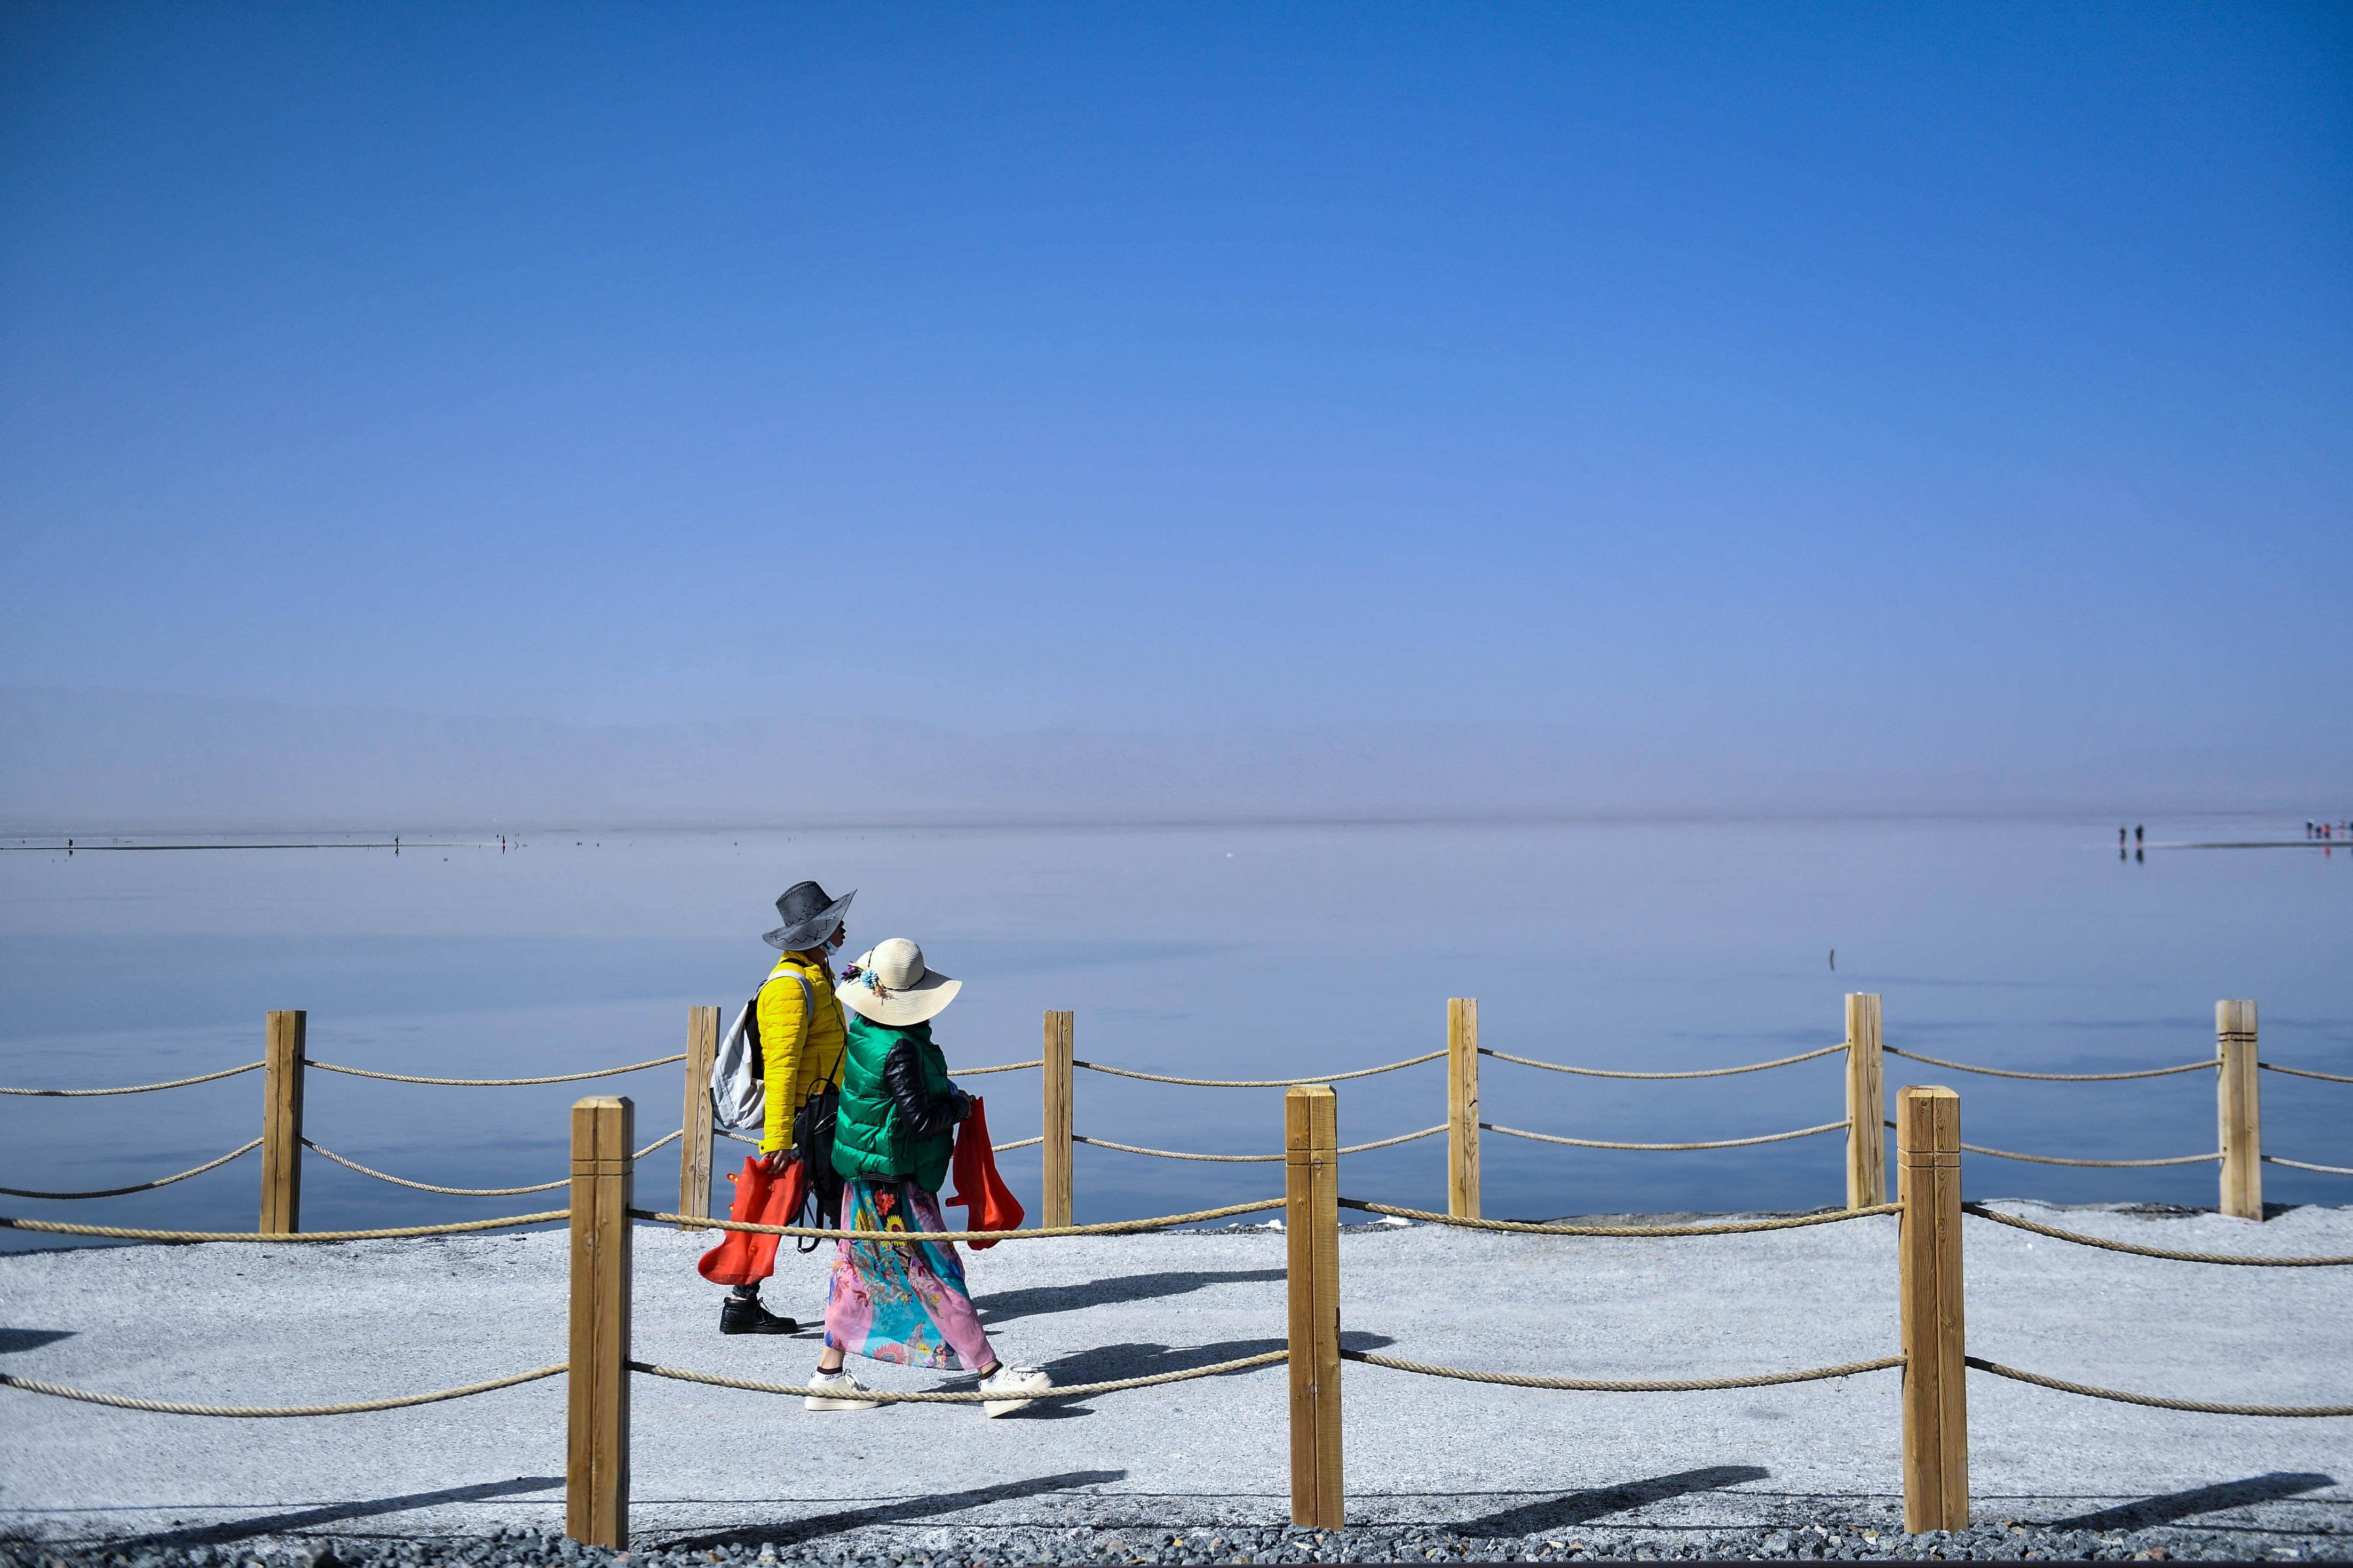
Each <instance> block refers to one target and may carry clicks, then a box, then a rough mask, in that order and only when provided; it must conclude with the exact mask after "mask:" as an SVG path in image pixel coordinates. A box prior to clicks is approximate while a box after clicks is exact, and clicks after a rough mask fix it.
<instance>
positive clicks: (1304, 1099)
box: [1282, 1083, 1347, 1530]
mask: <svg viewBox="0 0 2353 1568" xmlns="http://www.w3.org/2000/svg"><path fill="white" fill-rule="evenodd" d="M1338 1110H1339V1102H1338V1100H1336V1099H1335V1097H1334V1095H1333V1093H1332V1090H1331V1089H1330V1087H1329V1086H1328V1085H1325V1084H1320V1083H1315V1084H1303V1085H1300V1086H1299V1087H1297V1088H1294V1089H1291V1090H1290V1091H1289V1092H1287V1093H1285V1094H1284V1095H1283V1097H1282V1132H1283V1138H1282V1150H1283V1152H1282V1174H1283V1188H1282V1194H1283V1206H1282V1224H1283V1247H1284V1250H1285V1254H1286V1256H1285V1263H1286V1265H1287V1268H1288V1272H1289V1276H1290V1287H1291V1522H1292V1523H1293V1524H1295V1525H1303V1526H1307V1527H1310V1528H1313V1529H1316V1530H1338V1529H1340V1528H1341V1527H1342V1526H1343V1525H1344V1524H1345V1523H1346V1522H1347V1521H1346V1518H1345V1512H1346V1507H1345V1501H1344V1500H1343V1494H1342V1490H1341V1485H1340V1155H1339V1147H1340V1134H1339V1114H1338Z"/></svg>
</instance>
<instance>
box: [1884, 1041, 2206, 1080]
mask: <svg viewBox="0 0 2353 1568" xmlns="http://www.w3.org/2000/svg"><path fill="white" fill-rule="evenodd" d="M1881 1048H1882V1049H1883V1050H1884V1051H1885V1052H1886V1053H1887V1054H1888V1055H1889V1056H1891V1057H1907V1058H1910V1059H1912V1060H1913V1061H1915V1062H1926V1063H1927V1064H1928V1065H1929V1066H1930V1067H1932V1068H1952V1069H1953V1070H1954V1071H1955V1072H1981V1073H1983V1074H1985V1075H1986V1076H1987V1077H1988V1078H2031V1079H2035V1080H2036V1081H2037V1082H2040V1083H2112V1082H2114V1081H2115V1080H2116V1079H2123V1078H2170V1077H2171V1076H2172V1075H2173V1074H2175V1073H2178V1072H2196V1071H2197V1070H2198V1069H2199V1068H2211V1067H2212V1066H2214V1065H2215V1063H2216V1061H2217V1060H2218V1059H2219V1058H2213V1057H2209V1058H2206V1059H2205V1060H2203V1061H2195V1062H2183V1063H2182V1064H2181V1065H2180V1066H2179V1067H2176V1068H2143V1069H2142V1070H2141V1071H2138V1072H2017V1071H2013V1070H2012V1069H2010V1068H1981V1067H1974V1066H1972V1065H1970V1064H1969V1063H1968V1062H1948V1061H1946V1060H1945V1059H1943V1058H1940V1057H1924V1056H1922V1055H1921V1054H1920V1053H1919V1052H1917V1051H1905V1050H1898V1049H1897V1048H1896V1047H1894V1046H1883V1047H1881Z"/></svg>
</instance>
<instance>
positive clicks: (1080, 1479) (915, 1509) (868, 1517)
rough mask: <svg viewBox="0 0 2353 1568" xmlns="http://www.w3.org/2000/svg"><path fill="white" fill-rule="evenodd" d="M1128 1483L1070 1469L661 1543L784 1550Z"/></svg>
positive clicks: (1122, 1475) (1105, 1473)
mask: <svg viewBox="0 0 2353 1568" xmlns="http://www.w3.org/2000/svg"><path fill="white" fill-rule="evenodd" d="M1125 1479H1127V1472H1126V1471H1125V1470H1069V1471H1065V1472H1064V1473H1062V1474H1060V1475H1058V1476H1034V1477H1032V1478H1030V1479H1028V1480H1026V1481H1000V1482H998V1483H997V1484H996V1485H995V1486H987V1487H974V1488H972V1489H969V1490H966V1491H960V1492H941V1493H938V1494H936V1495H934V1496H928V1497H911V1498H895V1499H892V1500H891V1501H888V1502H878V1503H869V1504H866V1505H865V1506H863V1507H860V1508H850V1509H843V1510H840V1511H839V1512H838V1513H820V1514H817V1515H814V1516H812V1517H810V1518H808V1519H796V1520H790V1521H782V1522H779V1523H776V1524H773V1525H739V1526H737V1527H736V1528H734V1529H733V1530H723V1531H714V1532H712V1533H711V1534H708V1535H688V1536H681V1537H679V1538H677V1539H675V1540H671V1541H666V1542H660V1543H659V1544H660V1545H661V1546H663V1547H664V1548H665V1549H667V1550H669V1551H672V1552H708V1551H711V1550H712V1549H714V1548H716V1547H722V1546H757V1545H759V1544H761V1543H762V1542H776V1544H777V1545H779V1546H783V1545H787V1544H792V1543H797V1542H803V1541H810V1540H814V1539H816V1538H817V1537H818V1536H821V1535H839V1534H840V1533H841V1532H842V1531H848V1530H861V1529H864V1528H865V1527H866V1526H868V1525H871V1524H906V1523H910V1522H912V1521H917V1520H926V1519H935V1518H937V1517H939V1516H940V1515H942V1514H951V1513H961V1512H963V1511H964V1510H966V1509H973V1508H985V1507H987V1505H989V1504H990V1503H998V1502H1011V1501H1013V1500H1016V1499H1018V1498H1029V1497H1037V1496H1039V1495H1040V1494H1041V1493H1045V1492H1059V1491H1071V1490H1075V1489H1078V1488H1080V1487H1096V1486H1104V1485H1107V1484H1109V1483H1110V1482H1113V1481H1124V1480H1125Z"/></svg>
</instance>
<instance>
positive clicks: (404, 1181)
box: [0, 1128, 686, 1198]
mask: <svg viewBox="0 0 2353 1568" xmlns="http://www.w3.org/2000/svg"><path fill="white" fill-rule="evenodd" d="M684 1136H686V1130H685V1129H684V1128H681V1129H679V1130H678V1131H675V1132H665V1133H663V1134H662V1135H661V1136H660V1137H659V1138H657V1139H655V1140H654V1141H653V1142H650V1143H649V1144H647V1145H646V1146H645V1147H644V1148H642V1149H640V1150H638V1152H636V1153H634V1154H632V1155H630V1156H629V1158H631V1159H633V1160H642V1159H644V1158H645V1157H646V1156H647V1155H649V1154H650V1153H652V1152H654V1151H655V1150H657V1149H659V1148H660V1147H661V1146H662V1145H663V1144H665V1143H675V1142H678V1141H679V1140H680V1139H681V1138H683V1137H684ZM253 1142H254V1143H259V1142H261V1140H260V1139H259V1138H257V1139H255V1140H254V1141H253ZM251 1147H253V1144H252V1143H248V1144H247V1145H246V1148H248V1149H249V1148H251ZM302 1147H304V1148H305V1149H308V1150H310V1151H311V1152H312V1153H313V1154H323V1155H325V1156H326V1157H327V1158H328V1159H330V1160H332V1161H333V1162H334V1163H336V1164H338V1165H341V1166H343V1167H344V1168H345V1169H347V1170H353V1171H357V1172H358V1173H360V1174H361V1175H363V1176H374V1177H375V1179H376V1180H377V1181H379V1182H390V1183H391V1184H393V1185H394V1186H396V1187H413V1188H415V1189H416V1190H417V1191H418V1192H420V1193H447V1194H449V1195H451V1196H452V1197H460V1198H511V1197H515V1196H518V1195H520V1194H523V1193H552V1192H554V1190H555V1189H556V1188H558V1187H568V1186H570V1185H571V1184H572V1178H571V1177H569V1176H565V1177H564V1178H562V1179H561V1180H559V1181H554V1182H538V1183H534V1184H533V1185H531V1186H528V1187H442V1186H436V1185H434V1184H432V1183H431V1182H412V1181H410V1180H409V1179H408V1178H407V1177H406V1176H395V1175H389V1174H386V1173H385V1172H382V1171H378V1170H375V1169H373V1168H371V1167H369V1166H366V1165H363V1164H361V1163H359V1162H358V1161H357V1160H353V1159H349V1158H346V1157H345V1156H343V1155H342V1154H338V1153H336V1152H334V1151H333V1150H332V1149H330V1148H327V1147H326V1146H324V1145H323V1144H319V1143H313V1142H311V1140H309V1139H308V1138H305V1139H303V1140H302ZM238 1152H240V1153H242V1152H244V1151H243V1150H240V1151H238ZM0 1191H5V1189H0Z"/></svg>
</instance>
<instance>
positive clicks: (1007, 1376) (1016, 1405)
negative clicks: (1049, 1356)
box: [980, 1363, 1054, 1416]
mask: <svg viewBox="0 0 2353 1568" xmlns="http://www.w3.org/2000/svg"><path fill="white" fill-rule="evenodd" d="M1053 1386H1054V1380H1053V1379H1052V1378H1050V1377H1048V1376H1047V1375H1046V1374H1045V1373H1042V1372H1039V1370H1038V1369H1037V1368H1036V1367H1034V1366H1006V1365H1004V1364H1003V1363H999V1364H998V1366H997V1370H996V1371H995V1372H992V1373H989V1374H988V1375H987V1377H984V1378H982V1379H981V1380H980V1391H981V1392H982V1393H983V1394H1003V1395H1007V1396H1008V1397H1005V1398H999V1399H987V1400H984V1401H982V1402H981V1406H980V1413H981V1414H982V1415H992V1416H993V1415H1006V1414H1007V1413H1008V1412H1010V1411H1015V1410H1018V1409H1020V1408H1021V1407H1022V1406H1023V1405H1031V1404H1035V1403H1036V1401H1035V1400H1034V1399H1023V1398H1020V1397H1018V1395H1021V1394H1033V1395H1034V1394H1043V1393H1045V1392H1046V1391H1047V1390H1048V1389H1050V1388H1051V1387H1053Z"/></svg>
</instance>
